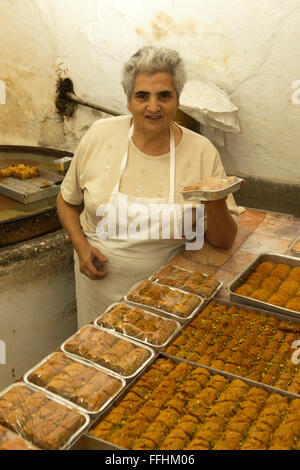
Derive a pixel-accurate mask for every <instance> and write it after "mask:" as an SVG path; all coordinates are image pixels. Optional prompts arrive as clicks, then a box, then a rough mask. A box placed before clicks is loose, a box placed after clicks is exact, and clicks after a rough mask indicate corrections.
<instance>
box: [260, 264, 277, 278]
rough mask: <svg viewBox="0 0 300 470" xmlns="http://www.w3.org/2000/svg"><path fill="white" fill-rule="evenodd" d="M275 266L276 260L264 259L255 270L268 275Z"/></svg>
mask: <svg viewBox="0 0 300 470" xmlns="http://www.w3.org/2000/svg"><path fill="white" fill-rule="evenodd" d="M275 267H276V263H274V261H263V262H262V263H260V264H259V265H258V266H257V268H256V269H255V271H256V272H258V273H261V274H262V275H263V276H264V277H266V276H268V275H269V274H270V273H271V272H272V271H273V269H274V268H275Z"/></svg>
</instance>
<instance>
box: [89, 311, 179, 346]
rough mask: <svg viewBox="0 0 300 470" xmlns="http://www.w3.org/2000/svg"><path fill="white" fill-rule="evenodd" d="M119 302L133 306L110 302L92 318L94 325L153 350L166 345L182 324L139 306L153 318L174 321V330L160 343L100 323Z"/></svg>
mask: <svg viewBox="0 0 300 470" xmlns="http://www.w3.org/2000/svg"><path fill="white" fill-rule="evenodd" d="M121 304H124V305H126V306H127V307H129V308H134V307H133V306H132V305H129V304H126V303H125V302H115V303H113V304H111V305H110V306H109V307H108V308H107V309H106V310H105V312H104V313H102V314H101V315H100V316H99V317H97V318H96V319H95V320H94V325H95V326H98V327H99V326H101V327H102V328H104V329H106V330H107V331H116V332H117V333H119V335H122V336H124V337H125V338H130V339H133V340H135V341H138V342H140V343H142V344H146V345H149V346H150V347H151V348H152V349H153V350H154V351H157V350H160V349H161V348H163V347H164V346H166V345H167V344H168V343H169V342H170V341H171V340H172V339H173V338H174V337H175V336H176V334H177V332H178V331H179V330H180V328H181V327H182V325H181V324H180V323H179V322H178V321H176V320H174V319H171V318H164V317H162V316H161V315H158V314H157V313H153V312H148V311H146V310H145V309H144V308H140V310H141V311H142V312H143V313H145V314H146V315H150V316H151V317H153V318H160V319H162V320H164V321H166V322H172V323H174V325H175V328H174V331H173V332H172V333H171V335H169V337H168V338H167V339H166V341H164V342H163V343H161V344H154V343H153V342H151V341H150V340H149V341H147V340H143V339H142V338H137V337H136V336H132V335H129V334H126V333H125V332H123V331H119V330H115V329H114V328H110V327H109V326H105V325H101V324H100V323H99V322H101V319H102V318H103V317H104V315H105V314H106V313H108V312H109V311H110V310H111V309H112V308H113V307H115V306H117V305H121Z"/></svg>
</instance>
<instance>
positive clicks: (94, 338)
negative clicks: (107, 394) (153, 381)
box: [61, 325, 154, 380]
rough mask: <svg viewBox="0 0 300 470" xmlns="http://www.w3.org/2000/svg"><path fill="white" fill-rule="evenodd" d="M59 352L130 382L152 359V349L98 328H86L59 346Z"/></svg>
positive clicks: (89, 326)
mask: <svg viewBox="0 0 300 470" xmlns="http://www.w3.org/2000/svg"><path fill="white" fill-rule="evenodd" d="M61 349H62V351H63V352H65V353H66V354H67V355H70V356H72V357H75V358H76V357H79V358H81V359H84V360H86V361H89V362H91V363H92V364H97V365H100V366H102V367H103V368H104V369H107V370H108V371H113V372H115V373H116V374H118V375H120V376H121V377H123V378H124V379H126V380H129V379H131V378H132V377H134V376H135V375H136V374H138V373H139V372H140V370H141V369H142V368H143V367H145V366H146V365H147V364H148V363H149V362H150V361H151V360H152V358H153V357H154V350H153V349H151V348H150V347H149V346H146V345H141V344H140V343H138V342H137V341H134V340H132V339H129V338H124V337H123V336H121V335H120V334H118V333H115V332H111V331H110V332H108V331H107V330H105V329H104V328H102V327H100V326H93V325H86V326H84V327H83V328H81V329H80V330H79V331H78V332H77V333H75V334H74V335H73V336H71V338H69V339H67V340H66V341H65V342H64V343H63V344H62V346H61Z"/></svg>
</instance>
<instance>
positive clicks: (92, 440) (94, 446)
mask: <svg viewBox="0 0 300 470" xmlns="http://www.w3.org/2000/svg"><path fill="white" fill-rule="evenodd" d="M162 358H165V359H170V360H172V361H173V362H174V363H175V364H180V363H182V362H187V363H189V364H190V365H191V366H193V367H201V368H204V369H207V370H208V371H209V372H210V374H211V375H212V376H213V375H222V376H223V377H225V378H226V379H228V380H229V381H230V382H231V381H232V380H235V379H239V380H242V381H243V382H245V383H247V384H248V385H250V386H254V387H258V388H263V389H265V390H266V391H267V392H269V393H277V394H279V395H282V396H285V397H287V398H288V400H292V399H295V398H299V397H298V395H293V394H291V393H289V392H285V391H283V390H279V389H274V388H273V387H270V386H268V385H265V384H262V383H259V382H255V381H252V380H249V379H245V378H244V377H239V376H235V375H233V374H230V373H227V372H224V371H222V370H218V369H213V368H211V367H208V366H203V365H201V364H197V363H194V362H191V361H187V360H186V359H181V358H178V357H174V356H170V355H167V354H164V353H160V354H159V355H158V356H157V358H156V360H158V359H162ZM154 362H155V361H154ZM151 365H152V364H151ZM151 365H149V366H148V367H147V368H146V369H145V370H144V371H143V373H141V374H140V375H139V376H137V377H135V378H134V380H133V381H132V382H131V383H130V385H129V386H128V387H126V389H124V390H122V392H121V393H120V395H119V396H118V398H117V399H116V400H115V401H114V403H111V404H110V405H109V407H107V408H106V410H105V411H104V412H103V413H102V414H101V416H99V417H98V418H97V419H95V420H94V421H93V423H92V425H91V426H90V428H89V431H88V432H87V433H86V434H84V435H83V436H82V437H81V439H80V440H79V441H78V443H76V448H79V449H80V450H84V449H85V447H84V445H87V446H88V447H87V449H89V450H98V449H101V448H104V449H110V450H118V449H119V450H128V449H125V448H123V447H118V446H117V445H115V444H113V443H111V442H109V441H105V440H103V439H100V438H97V437H95V436H92V435H91V434H90V430H91V429H92V428H94V427H95V426H97V425H98V424H99V423H100V422H101V421H102V420H103V419H104V418H105V417H106V416H107V415H108V414H109V413H110V411H111V410H112V409H113V408H114V407H115V406H117V405H118V404H119V402H120V401H121V400H122V399H123V398H124V397H125V395H126V394H127V393H128V392H130V389H131V388H132V387H133V386H134V385H135V384H136V382H137V381H138V380H139V379H140V378H141V377H142V376H143V374H145V373H146V372H147V371H148V370H149V369H150V367H151Z"/></svg>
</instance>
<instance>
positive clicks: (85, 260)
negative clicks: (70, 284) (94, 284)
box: [79, 246, 107, 280]
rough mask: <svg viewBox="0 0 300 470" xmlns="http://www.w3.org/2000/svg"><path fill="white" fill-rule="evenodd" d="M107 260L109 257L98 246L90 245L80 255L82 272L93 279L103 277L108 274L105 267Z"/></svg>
mask: <svg viewBox="0 0 300 470" xmlns="http://www.w3.org/2000/svg"><path fill="white" fill-rule="evenodd" d="M105 262H107V258H106V257H105V256H104V255H103V254H102V253H101V252H100V251H99V250H97V248H95V247H92V246H89V247H88V248H87V249H86V251H85V253H84V255H81V257H79V263H80V272H81V273H82V274H85V275H86V276H87V277H89V278H90V279H92V280H97V279H103V278H104V277H105V276H106V275H107V273H106V272H105V271H104V269H103V263H105Z"/></svg>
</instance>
